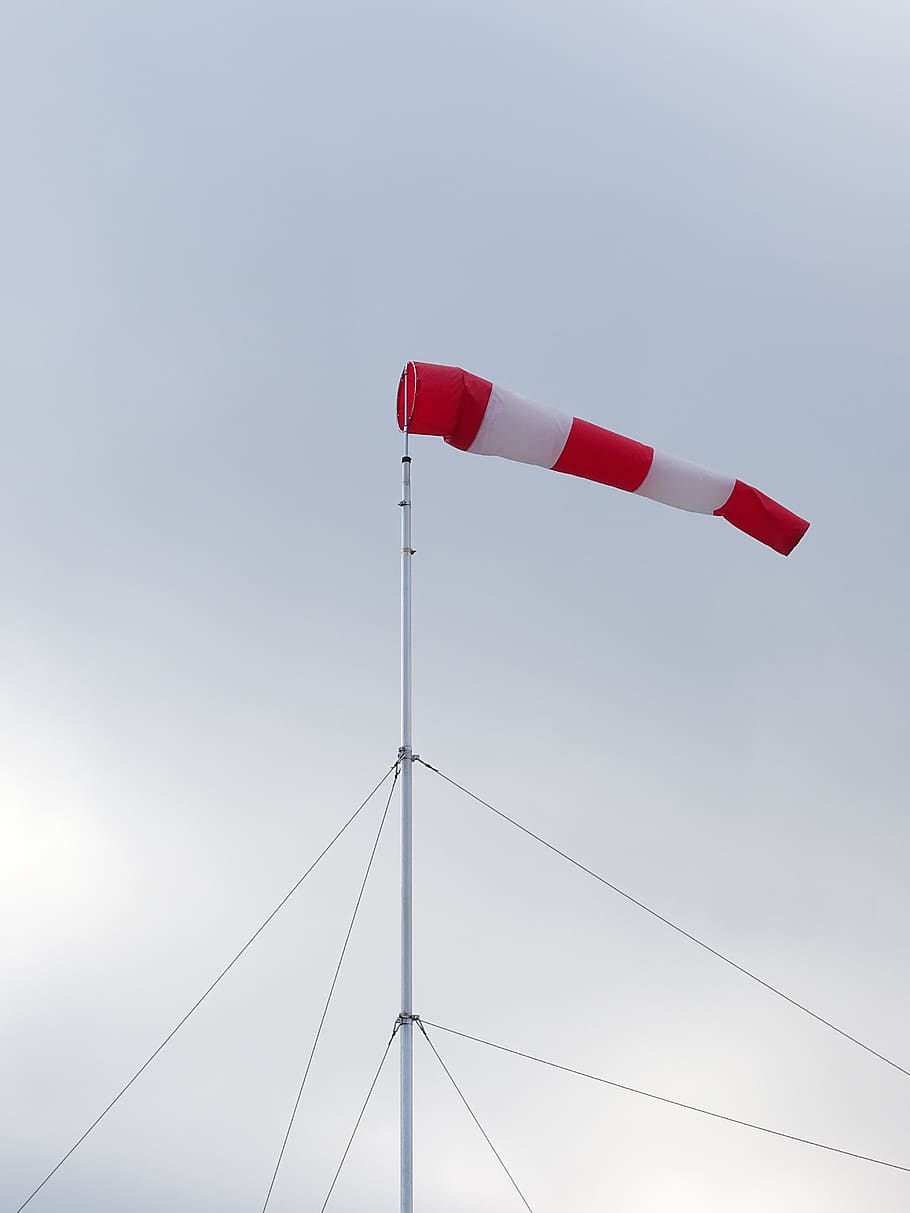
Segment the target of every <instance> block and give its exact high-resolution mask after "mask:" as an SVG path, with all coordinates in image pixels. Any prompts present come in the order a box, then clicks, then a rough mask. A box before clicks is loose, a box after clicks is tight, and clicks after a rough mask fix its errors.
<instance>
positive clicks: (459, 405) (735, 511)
mask: <svg viewBox="0 0 910 1213" xmlns="http://www.w3.org/2000/svg"><path fill="white" fill-rule="evenodd" d="M406 423H407V429H408V431H409V432H410V433H411V434H435V435H437V436H438V437H441V438H444V439H445V440H446V442H448V443H450V445H452V446H455V447H458V448H459V450H462V451H470V452H471V453H472V454H475V455H499V456H501V457H502V458H503V459H514V460H517V461H518V462H520V463H534V464H537V465H538V466H539V467H545V468H551V469H552V470H553V471H554V472H567V473H568V474H569V475H570V476H581V477H583V478H584V479H585V480H596V481H597V482H598V483H600V484H608V485H611V486H612V487H613V488H617V489H625V490H626V492H629V493H637V494H638V495H639V496H641V497H650V498H652V500H654V501H662V502H663V503H664V505H672V506H675V507H676V509H679V510H691V511H693V512H694V513H697V514H715V515H716V516H717V517H718V518H726V520H727V522H729V523H732V525H733V526H735V527H738V528H739V530H741V531H745V533H746V534H747V535H751V536H752V538H753V539H757V540H758V541H759V543H764V544H767V546H768V547H770V548H773V549H774V550H775V551H776V552H780V553H781V554H782V555H784V556H788V555H789V554H790V552H792V551H793V549H794V548H795V547H796V545H797V544H798V543H799V541H800V539H802V537H803V535H805V533H806V531H807V530H808V529H809V523H808V522H806V520H805V519H804V518H800V517H799V515H798V514H793V513H791V511H790V510H787V509H785V508H784V507H783V506H782V505H779V504H778V503H777V502H776V501H773V500H772V499H771V498H770V497H766V496H765V494H764V493H761V492H759V490H758V489H754V488H752V486H751V485H749V484H745V483H744V482H743V481H742V480H736V479H735V478H734V477H732V476H722V475H719V474H718V473H716V472H708V471H706V470H705V469H704V468H700V467H697V466H696V465H695V464H693V463H686V462H685V460H682V459H675V458H674V457H673V456H672V455H665V454H663V452H661V451H655V450H654V448H653V447H650V446H645V445H644V444H643V443H641V442H636V441H634V439H632V438H623V436H622V435H621V434H614V433H613V432H612V431H611V430H605V429H603V428H602V427H601V426H599V425H593V424H592V423H591V422H590V421H582V420H581V418H580V417H570V416H569V414H568V413H563V412H560V410H559V409H554V408H550V407H548V406H546V405H542V404H536V403H535V402H534V401H533V400H526V399H525V398H524V397H523V396H518V395H516V394H515V393H514V392H510V391H508V390H507V389H505V388H501V387H499V386H497V385H496V384H494V383H491V382H490V381H489V380H488V379H480V378H479V377H478V376H477V375H471V374H470V373H469V372H468V371H463V370H461V369H459V368H458V367H455V366H436V365H434V364H433V363H431V362H409V363H408V364H407V366H406V367H405V369H404V371H403V372H402V375H401V383H400V384H399V388H398V424H399V426H400V427H401V428H402V429H404V428H405V424H406Z"/></svg>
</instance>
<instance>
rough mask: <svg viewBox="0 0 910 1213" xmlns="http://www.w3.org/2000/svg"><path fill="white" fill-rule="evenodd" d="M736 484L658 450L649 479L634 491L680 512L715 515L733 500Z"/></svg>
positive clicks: (649, 470) (732, 480) (727, 477)
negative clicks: (730, 499) (732, 494)
mask: <svg viewBox="0 0 910 1213" xmlns="http://www.w3.org/2000/svg"><path fill="white" fill-rule="evenodd" d="M735 483H736V478H735V477H734V476H721V475H719V474H718V473H717V472H709V471H708V470H707V468H702V467H699V466H698V464H695V463H689V462H688V461H687V460H685V459H677V458H676V457H675V456H674V455H665V454H664V452H663V451H658V450H655V451H654V457H653V458H652V460H651V467H650V468H649V469H648V474H647V476H645V478H644V480H643V482H642V483H641V484H640V485H639V487H638V488H637V489H635V490H634V491H635V492H636V493H637V494H638V495H639V496H640V497H650V498H651V500H652V501H660V502H663V504H664V505H673V506H675V507H676V508H677V509H678V510H691V511H692V512H693V513H695V514H715V513H716V512H717V511H718V510H719V509H721V508H722V507H723V506H724V504H725V503H726V502H727V501H728V500H729V498H730V494H731V493H732V492H733V486H734V484H735Z"/></svg>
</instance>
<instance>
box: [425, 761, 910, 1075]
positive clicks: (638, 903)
mask: <svg viewBox="0 0 910 1213" xmlns="http://www.w3.org/2000/svg"><path fill="white" fill-rule="evenodd" d="M414 761H415V762H419V763H420V764H421V766H425V767H426V768H427V770H429V771H433V772H434V773H435V774H437V775H438V776H439V777H440V778H441V779H444V780H445V781H446V783H450V784H451V785H452V787H453V788H458V790H459V791H460V792H464V794H465V795H466V796H470V798H471V799H472V800H476V801H477V803H478V804H481V805H483V807H484V808H485V809H489V810H490V812H491V813H495V814H496V816H497V817H501V818H502V820H503V821H507V822H508V823H509V825H511V826H514V827H515V829H516V830H520V831H521V832H522V834H527V836H528V837H529V838H533V839H534V841H535V842H539V843H540V845H541V846H542V847H546V848H547V850H548V851H552V852H553V854H554V855H558V856H559V857H560V859H564V860H565V861H566V862H567V863H570V864H572V866H573V867H575V868H578V870H579V871H580V872H584V873H585V875H587V876H591V877H592V878H593V879H594V880H597V881H599V882H600V884H602V885H605V886H606V887H607V888H608V889H611V890H612V891H613V892H614V893H618V894H619V896H620V897H624V898H625V900H626V901H628V902H631V904H632V905H633V906H637V907H638V908H639V909H640V910H644V912H645V913H646V914H650V915H651V917H652V918H656V919H657V921H658V922H662V923H663V924H664V926H666V927H670V928H671V929H672V930H674V931H676V932H677V933H678V934H679V935H682V936H683V937H684V938H685V939H688V940H689V941H690V942H691V943H694V944H697V945H698V946H699V947H700V948H702V949H703V950H704V951H705V952H709V953H710V954H711V955H712V956H716V957H717V959H718V960H722V961H723V962H724V964H727V965H729V966H730V968H731V969H736V971H737V973H742V975H743V976H744V977H748V978H749V979H750V981H754V982H756V984H757V985H760V986H763V987H764V988H765V989H766V990H768V991H769V992H770V993H771V994H776V995H777V997H778V998H782V999H783V1000H784V1002H788V1003H789V1004H790V1006H791V1007H796V1009H797V1010H798V1011H802V1012H803V1014H805V1015H808V1016H809V1017H810V1018H811V1019H814V1020H815V1021H816V1023H820V1024H823V1025H824V1027H826V1028H830V1029H831V1031H832V1032H836V1033H837V1034H838V1036H842V1037H843V1038H844V1040H849V1041H850V1043H851V1044H854V1045H856V1046H857V1047H858V1048H860V1049H863V1050H865V1052H866V1053H871V1054H872V1056H873V1057H877V1058H878V1059H879V1061H883V1062H885V1064H886V1065H889V1066H891V1068H892V1069H894V1070H898V1071H899V1072H900V1073H901V1074H904V1075H905V1076H906V1077H907V1078H910V1070H906V1069H905V1068H904V1067H903V1066H902V1065H899V1064H898V1062H896V1061H892V1060H891V1058H890V1057H886V1056H885V1055H884V1053H879V1051H878V1049H873V1048H872V1046H871V1045H867V1044H865V1043H864V1042H863V1041H861V1040H858V1039H857V1038H856V1037H855V1036H851V1035H850V1033H849V1032H847V1031H845V1030H844V1029H843V1028H839V1027H838V1026H837V1024H834V1023H832V1022H831V1020H830V1019H825V1017H824V1016H823V1015H819V1014H818V1013H817V1012H816V1011H813V1010H811V1009H810V1008H809V1007H807V1006H805V1004H804V1003H801V1002H797V1000H796V999H795V998H791V997H790V995H789V994H785V993H784V991H783V990H780V989H778V988H777V986H772V985H771V983H770V982H769V981H765V980H764V978H762V977H759V976H758V975H757V974H756V973H753V972H751V971H750V970H749V969H746V968H744V967H743V965H741V964H737V963H736V961H735V960H732V959H731V958H730V957H729V956H725V955H724V953H723V952H718V950H717V948H712V947H711V945H710V944H708V943H705V941H704V940H703V939H699V938H698V936H697V935H693V934H692V933H691V932H690V931H687V930H686V929H685V928H684V927H681V926H679V924H678V923H675V922H673V921H672V920H671V919H669V918H666V917H665V916H664V915H663V914H660V913H658V911H657V910H652V909H651V907H650V906H647V905H645V903H644V902H643V901H639V900H638V898H637V897H633V896H632V894H631V893H627V892H626V891H625V889H621V888H619V886H618V885H615V884H613V883H612V882H611V881H609V880H607V879H606V877H605V876H601V875H600V874H599V873H597V872H595V871H593V870H592V869H591V868H589V867H586V866H585V865H584V864H583V863H581V862H580V861H579V860H577V859H573V858H572V856H571V855H568V854H566V852H565V851H562V850H560V848H559V847H557V846H554V844H553V843H552V842H547V840H546V839H545V838H541V836H540V835H539V834H535V833H534V831H533V830H530V829H528V827H527V826H524V825H522V824H521V822H519V821H516V820H515V819H514V817H510V816H509V815H508V813H503V811H502V810H501V809H497V808H495V807H494V806H493V805H491V804H490V803H489V801H486V800H484V799H483V798H482V797H480V796H478V795H477V794H476V793H474V792H471V791H470V790H469V789H468V788H466V787H463V786H462V785H461V784H460V783H457V782H456V781H455V780H454V779H452V778H451V777H450V776H448V775H446V774H445V773H444V772H442V771H440V770H439V768H438V767H434V766H432V765H431V764H430V763H429V762H425V761H424V760H423V759H422V758H418V757H417V755H416V754H415V756H414Z"/></svg>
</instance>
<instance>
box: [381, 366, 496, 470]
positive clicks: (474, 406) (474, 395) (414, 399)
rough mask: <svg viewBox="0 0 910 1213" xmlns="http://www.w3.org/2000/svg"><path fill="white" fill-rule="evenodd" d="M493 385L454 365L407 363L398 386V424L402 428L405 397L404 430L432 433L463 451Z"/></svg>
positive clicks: (481, 415)
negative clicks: (406, 422) (406, 412)
mask: <svg viewBox="0 0 910 1213" xmlns="http://www.w3.org/2000/svg"><path fill="white" fill-rule="evenodd" d="M492 390H493V384H492V383H490V381H489V380H488V379H481V378H480V377H479V376H478V375H472V374H471V373H470V372H469V371H463V370H462V369H461V368H460V367H457V366H436V365H435V364H434V363H432V362H409V363H408V365H407V366H406V367H405V368H404V370H403V371H402V373H401V382H400V383H399V385H398V425H399V428H401V429H404V410H405V396H406V395H407V408H408V414H409V418H408V430H409V431H410V433H412V434H435V435H437V437H440V438H445V440H446V442H449V443H451V444H452V446H457V447H458V448H459V449H460V450H462V451H466V450H467V449H468V447H469V446H470V445H471V443H472V442H473V441H474V439H475V438H476V437H477V431H478V430H479V429H480V423H481V422H482V421H483V415H484V413H485V412H486V411H487V404H488V403H489V400H490V392H492Z"/></svg>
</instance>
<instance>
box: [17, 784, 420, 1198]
mask: <svg viewBox="0 0 910 1213" xmlns="http://www.w3.org/2000/svg"><path fill="white" fill-rule="evenodd" d="M393 771H394V772H395V778H396V779H397V778H398V761H397V760H396V761H395V762H394V763H393V764H392V765H391V766H390V767H389V769H388V770H387V771H386V773H385V774H384V775H383V777H382V779H380V781H379V783H377V784H376V786H375V787H374V788H373V790H372V792H370V794H369V796H367V798H366V800H364V801H362V802H361V803H360V805H359V806H358V807H357V808H356V809H355V810H354V812H353V813H352V814H351V816H350V817H349V818H348V819H347V821H346V822H345V823H344V825H343V826H342V827H341V829H340V830H339V831H338V833H337V834H336V835H335V837H334V838H333V839H332V840H331V842H330V843H329V844H328V845H327V846H326V847H324V848H323V850H322V851H320V852H319V854H318V855H317V856H316V858H315V859H314V860H313V862H312V863H311V864H310V866H309V867H308V868H307V870H306V871H305V872H304V873H303V875H302V876H301V877H300V879H299V880H298V881H297V883H296V884H295V885H294V886H293V887H292V888H291V889H290V890H289V891H288V892H287V893H286V894H285V895H284V897H282V899H281V901H279V903H278V905H277V906H275V908H274V910H272V912H271V914H269V916H268V918H266V919H265V920H264V921H263V922H262V923H261V924H260V926H258V927H257V928H256V930H255V931H254V932H253V934H252V935H251V936H250V937H249V939H248V940H247V941H246V943H245V944H244V945H243V947H242V948H241V949H240V951H239V952H238V953H237V954H236V956H235V957H234V959H233V960H231V961H230V962H229V963H228V964H227V965H225V967H224V968H223V969H222V970H221V972H220V973H219V974H218V976H217V977H216V978H215V980H214V981H213V982H212V984H211V985H210V986H209V987H208V989H206V990H205V992H204V993H203V994H201V995H200V996H199V998H197V999H196V1001H195V1002H194V1003H193V1005H192V1006H191V1007H190V1009H189V1010H188V1011H187V1013H186V1014H185V1015H184V1016H183V1018H182V1019H181V1020H179V1022H178V1023H177V1024H176V1025H175V1026H174V1027H173V1028H171V1030H170V1032H168V1034H167V1036H165V1038H164V1040H162V1042H161V1044H160V1045H159V1046H158V1048H157V1049H155V1051H154V1052H153V1053H150V1054H149V1056H148V1057H147V1058H146V1059H145V1061H144V1062H143V1063H142V1065H141V1066H140V1067H139V1069H138V1070H137V1071H136V1073H135V1074H134V1075H133V1077H132V1078H131V1079H130V1080H129V1082H127V1083H125V1084H124V1085H123V1086H122V1087H121V1088H120V1090H119V1091H118V1092H117V1094H116V1095H115V1096H114V1098H113V1099H112V1100H111V1101H110V1103H109V1104H108V1105H107V1107H106V1108H105V1109H104V1111H103V1112H101V1113H100V1115H98V1116H96V1117H95V1119H94V1120H93V1121H92V1123H91V1124H90V1125H89V1127H88V1128H87V1129H86V1130H85V1132H84V1133H83V1134H82V1136H81V1137H80V1138H79V1139H78V1141H76V1142H74V1143H73V1145H71V1146H70V1148H69V1149H68V1150H67V1152H66V1153H65V1154H64V1155H63V1157H62V1158H61V1159H60V1161H59V1162H58V1163H57V1164H56V1166H54V1167H53V1168H52V1169H51V1170H50V1171H48V1173H47V1175H45V1177H44V1179H42V1181H41V1183H40V1184H38V1186H37V1187H36V1188H35V1189H34V1190H33V1191H32V1192H31V1193H29V1195H28V1196H27V1197H26V1199H25V1200H24V1201H23V1202H22V1204H21V1205H20V1206H19V1208H18V1209H17V1210H16V1213H22V1210H23V1209H24V1208H25V1206H26V1205H27V1204H28V1203H29V1202H30V1201H31V1200H32V1199H33V1198H34V1197H35V1196H37V1195H38V1193H39V1192H40V1191H41V1189H42V1188H43V1187H44V1185H45V1184H46V1183H47V1181H48V1180H49V1179H51V1178H52V1177H53V1176H54V1175H56V1173H57V1172H58V1171H59V1170H60V1168H61V1167H62V1166H63V1164H64V1163H65V1162H66V1160H67V1159H68V1158H69V1157H70V1156H71V1155H72V1154H73V1153H74V1152H75V1151H76V1150H77V1149H78V1148H79V1146H81V1145H82V1143H83V1142H84V1141H85V1139H86V1138H87V1137H88V1135H89V1133H91V1132H92V1130H93V1129H95V1128H97V1127H98V1125H99V1124H100V1123H101V1122H102V1120H104V1118H105V1116H107V1114H108V1112H110V1110H111V1108H113V1106H114V1105H115V1104H116V1103H117V1102H118V1101H119V1100H120V1099H121V1098H122V1097H123V1096H124V1095H125V1094H126V1093H127V1091H128V1090H129V1089H130V1087H131V1086H132V1085H133V1083H134V1082H135V1081H136V1079H137V1078H138V1077H139V1076H140V1074H142V1073H143V1071H144V1070H146V1069H147V1068H148V1067H149V1066H150V1065H151V1064H152V1062H153V1061H154V1060H155V1058H156V1057H157V1056H158V1054H159V1053H160V1052H161V1050H162V1049H163V1048H164V1047H165V1045H167V1044H169V1043H170V1042H171V1041H172V1040H173V1038H174V1037H175V1036H176V1035H177V1033H178V1032H179V1031H180V1029H181V1028H182V1027H183V1025H184V1024H185V1023H186V1021H187V1020H188V1019H189V1018H190V1016H191V1015H192V1014H193V1012H194V1011H197V1010H198V1009H199V1007H201V1006H202V1004H203V1003H204V1002H205V1000H206V999H207V998H208V996H209V994H211V992H212V991H213V990H214V989H215V987H216V986H217V985H218V984H219V982H220V981H221V980H222V978H224V977H227V975H228V973H230V971H231V969H233V967H234V965H235V964H236V963H237V961H238V960H239V959H240V957H241V956H242V955H243V954H244V952H245V951H246V950H247V948H249V947H250V945H251V944H252V943H254V942H255V941H256V940H257V939H258V938H259V936H260V935H261V934H262V932H263V931H264V930H265V928H266V927H267V926H268V925H269V923H270V922H271V921H272V919H273V918H274V917H275V915H276V914H277V913H278V912H279V910H282V909H283V908H284V906H285V905H287V903H288V902H289V901H290V899H291V898H292V897H293V896H294V894H295V893H296V892H297V890H298V889H299V888H300V886H301V885H302V884H303V882H304V881H305V880H306V878H307V877H308V876H309V874H310V873H311V872H312V871H313V869H314V868H315V867H316V866H317V864H319V863H320V861H321V860H323V859H324V858H325V857H326V855H328V853H329V851H330V850H331V849H332V847H333V846H334V845H335V843H336V842H337V841H338V839H339V838H340V837H341V836H342V834H343V833H344V832H345V830H347V828H348V826H350V825H352V824H353V822H354V821H355V819H356V818H357V817H359V816H360V814H361V813H362V812H363V810H364V809H365V808H366V807H367V805H368V804H369V803H370V801H371V800H372V799H373V797H374V796H375V795H376V793H377V792H378V791H379V789H380V788H381V787H382V785H383V784H384V783H385V781H386V780H387V779H388V777H389V776H390V775H391V774H392V772H393ZM393 787H394V783H393Z"/></svg>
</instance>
